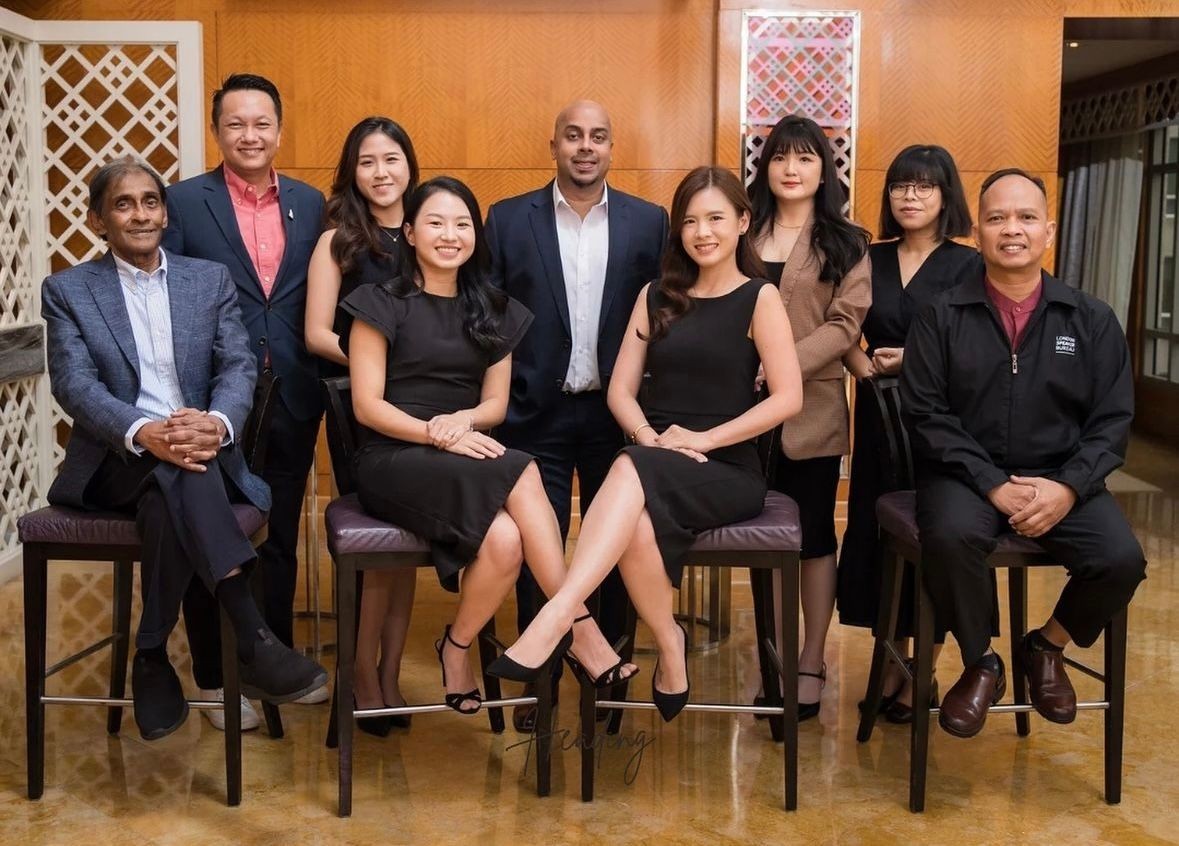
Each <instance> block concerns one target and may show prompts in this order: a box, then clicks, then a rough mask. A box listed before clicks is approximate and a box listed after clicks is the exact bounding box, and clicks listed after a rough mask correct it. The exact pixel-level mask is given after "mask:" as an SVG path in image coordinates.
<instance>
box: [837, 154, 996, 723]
mask: <svg viewBox="0 0 1179 846" xmlns="http://www.w3.org/2000/svg"><path fill="white" fill-rule="evenodd" d="M968 234H970V209H969V208H968V207H967V205H966V196H965V192H964V191H963V189H962V180H961V179H960V178H959V177H958V168H957V167H955V165H954V159H953V158H952V157H951V156H950V154H949V153H948V152H947V151H946V150H945V149H943V148H942V147H938V146H933V145H914V146H911V147H906V148H905V149H904V150H902V151H901V152H900V153H899V154H898V155H897V157H896V158H895V159H893V162H892V164H891V165H889V167H888V173H887V174H886V175H885V180H884V192H883V195H882V196H881V199H880V237H881V238H888V239H892V240H888V241H882V242H880V243H876V244H873V245H872V247H871V249H870V250H869V255H870V256H871V258H872V307H871V308H870V309H869V310H868V316H867V317H866V318H864V339H865V340H866V341H867V344H868V349H867V351H866V352H865V351H864V350H863V349H861V348H860V347H859V346H856V347H854V348H852V350H851V351H850V352H849V353H848V355H847V356H846V357H845V359H844V363H845V364H846V365H847V368H848V369H849V370H850V371H851V372H852V375H854V376H855V377H856V378H857V379H859V380H860V384H859V385H858V386H857V390H856V411H855V414H856V442H855V447H854V451H853V453H852V467H851V488H850V490H849V493H848V504H847V505H848V508H847V510H848V514H847V532H846V533H845V534H844V536H843V547H842V549H841V550H840V552H839V585H838V591H837V597H838V605H839V621H840V622H841V623H843V624H844V625H848V626H862V627H864V628H874V627H875V625H876V614H877V610H878V607H879V603H880V582H881V572H880V548H879V544H878V542H877V526H876V499H877V497H879V496H880V495H881V494H885V493H888V492H889V489H888V487H887V484H886V482H885V480H886V478H887V477H886V475H885V469H886V468H885V464H884V463H885V462H886V461H887V460H888V458H887V455H886V447H885V444H884V433H883V431H882V425H883V424H882V421H881V420H880V414H879V412H878V411H877V409H876V407H875V403H874V402H873V401H872V397H871V395H870V393H871V387H870V386H869V385H868V384H867V380H869V379H873V378H875V377H876V376H893V375H898V374H899V373H900V372H901V361H902V359H903V358H904V352H905V350H904V346H905V336H906V335H908V333H909V324H910V323H911V322H912V320H913V316H914V315H915V314H916V313H917V311H918V310H919V309H920V308H921V307H922V306H924V305H925V304H926V303H928V302H929V301H930V300H932V299H933V298H934V297H936V296H937V295H938V294H940V293H941V292H942V291H946V290H948V289H949V288H951V287H953V286H954V285H957V284H958V282H959V281H960V280H961V278H962V277H961V274H962V272H963V270H964V269H966V268H969V267H972V266H975V262H977V261H979V258H978V252H977V251H976V250H973V249H971V248H969V247H964V246H962V245H961V244H958V243H955V242H954V241H952V240H950V239H951V238H960V237H963V236H965V235H968ZM903 596H904V597H905V599H904V600H903V603H902V606H901V616H900V619H899V632H900V634H901V636H902V637H903V638H904V639H905V640H907V639H908V637H909V636H910V635H911V634H912V624H913V620H912V607H911V601H910V597H911V596H912V594H911V592H910V591H905V593H904V594H903ZM941 637H943V638H944V634H942V635H941ZM939 643H940V639H939ZM897 646H898V648H899V649H900V651H901V653H902V654H904V652H905V651H906V649H907V647H906V645H905V643H904V642H901V643H898V644H897ZM939 648H940V647H939ZM903 681H904V676H903V675H902V674H901V672H900V670H899V668H897V667H896V666H895V665H893V664H889V671H888V675H887V677H886V678H885V688H884V692H885V696H884V700H883V702H882V704H881V708H882V710H883V713H884V716H885V718H886V719H887V720H889V721H891V722H897V723H906V722H909V721H910V720H912V718H913V709H912V693H913V691H912V686H911V685H909V684H908V683H905V684H902V682H903ZM935 695H936V694H935Z"/></svg>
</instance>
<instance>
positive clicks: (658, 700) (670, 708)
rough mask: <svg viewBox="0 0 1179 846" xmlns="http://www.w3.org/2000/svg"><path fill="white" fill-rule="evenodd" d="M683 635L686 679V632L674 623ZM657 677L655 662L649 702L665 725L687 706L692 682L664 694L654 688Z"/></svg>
mask: <svg viewBox="0 0 1179 846" xmlns="http://www.w3.org/2000/svg"><path fill="white" fill-rule="evenodd" d="M676 625H677V626H679V627H680V631H681V632H683V633H684V678H687V677H688V630H687V629H685V628H684V627H683V625H681V624H680V623H676ZM658 675H659V662H658V661H656V662H655V672H653V673H652V674H651V701H652V702H654V703H655V707H656V708H657V709H658V710H659V716H661V717H663V721H664V722H665V723H670V722H671V721H672V720H674V719H675V717H676V715H677V714H679V712H680V711H682V710H684V706H685V705H687V704H688V694H689V693H691V691H692V680H691V679H688V686H687V687H686V688H685V689H684V690H682V691H680V692H679V693H664V692H663V691H662V690H660V689H659V688H657V687H656V686H655V678H656V677H657V676H658Z"/></svg>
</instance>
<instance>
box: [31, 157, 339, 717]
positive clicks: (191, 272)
mask: <svg viewBox="0 0 1179 846" xmlns="http://www.w3.org/2000/svg"><path fill="white" fill-rule="evenodd" d="M164 196H165V192H164V184H163V182H162V181H161V180H160V177H159V176H158V175H157V174H156V173H155V172H154V171H152V170H151V169H150V168H149V167H148V166H147V165H145V164H143V163H142V162H139V161H136V160H135V159H130V158H128V159H121V160H118V161H115V162H112V163H110V164H108V165H106V166H105V167H103V168H102V169H101V170H100V171H99V172H98V174H97V175H96V176H95V177H94V179H93V180H92V181H91V183H90V211H89V214H88V221H89V223H90V226H91V227H92V228H93V229H94V230H95V231H96V232H98V233H99V234H100V235H101V236H103V237H104V238H105V239H106V240H107V241H108V243H109V246H110V250H109V252H107V254H106V255H105V256H103V257H102V258H101V259H96V260H94V261H90V262H87V263H85V264H83V265H80V266H78V267H75V268H71V269H69V270H64V271H61V272H60V273H55V274H54V275H52V276H50V277H49V278H48V279H46V280H45V284H44V286H43V289H42V297H43V306H42V313H43V315H44V317H45V321H46V327H47V333H48V338H47V348H48V358H49V376H50V382H51V384H52V386H53V395H54V396H55V397H56V398H57V400H58V402H60V403H61V405H62V408H64V409H65V410H66V412H67V413H69V414H70V415H71V416H72V417H73V419H74V428H73V432H72V433H71V435H70V440H69V443H68V445H67V446H66V456H65V461H64V463H63V464H62V468H61V472H60V473H59V474H58V477H57V478H56V479H55V480H54V482H53V485H52V487H51V488H50V490H49V501H50V502H52V503H54V504H57V505H68V506H72V507H75V508H96V509H114V510H118V511H124V512H128V513H132V514H134V515H135V517H136V521H137V524H138V526H139V532H140V535H141V537H142V539H143V562H142V564H143V569H142V572H141V584H142V593H143V612H142V615H141V617H140V623H139V631H138V633H137V635H136V639H135V645H136V650H137V651H136V653H135V660H134V663H133V664H132V670H131V689H132V695H133V697H134V701H135V721H136V723H137V724H138V726H139V730H140V733H141V734H142V735H143V737H144V738H145V739H147V740H154V739H156V738H159V737H163V736H165V735H167V734H170V733H171V732H173V731H175V730H176V729H177V728H178V727H179V726H180V725H181V724H182V723H183V722H184V719H185V717H187V715H188V704H187V702H185V699H184V695H183V693H182V691H181V688H180V681H179V679H178V678H177V677H176V672H175V670H173V669H172V665H171V664H170V663H169V661H168V656H167V648H166V647H167V641H168V634H169V633H170V632H171V630H172V628H173V627H174V626H175V624H176V620H177V616H178V614H179V610H180V603H181V597H182V596H183V594H184V593H185V590H186V589H187V587H188V585H189V583H190V582H192V581H194V579H193V578H192V577H193V576H194V575H195V576H197V578H198V579H199V580H200V581H202V582H203V583H204V585H205V586H206V588H205V589H206V590H207V591H209V592H210V594H211V595H215V596H216V601H217V602H219V603H220V604H221V605H222V606H224V607H225V609H226V611H227V612H228V613H229V616H230V618H231V619H232V621H233V623H234V627H235V630H236V634H237V641H238V657H239V659H240V660H241V662H242V687H243V689H245V690H249V691H251V692H252V693H253V695H255V696H259V697H260V698H263V699H268V700H270V701H275V702H282V701H287V700H289V699H291V698H294V697H297V696H301V695H304V694H305V693H306V692H307V691H308V690H311V689H314V688H315V687H318V686H322V685H323V684H324V682H325V681H326V680H327V673H326V672H325V671H324V670H323V668H322V667H320V666H319V665H318V664H316V663H315V662H313V661H310V660H309V659H307V658H304V657H303V656H301V655H299V654H298V653H295V652H293V651H292V650H291V649H289V648H288V647H287V646H284V645H282V644H281V643H279V642H278V641H277V639H276V638H275V637H274V635H273V634H272V633H271V632H270V630H269V629H268V628H267V627H266V624H265V623H264V622H263V621H262V616H261V614H260V613H259V611H258V608H257V606H255V605H254V600H253V598H252V596H251V594H250V590H249V588H248V586H247V584H246V577H245V576H244V574H243V570H242V568H243V567H245V566H247V565H249V564H251V563H252V562H253V561H254V558H255V555H254V550H253V548H252V547H251V545H250V541H249V539H248V538H247V537H246V536H245V535H244V534H243V532H242V530H241V529H240V528H239V526H238V523H237V520H236V519H235V517H234V514H233V509H232V506H231V501H234V500H242V499H244V500H246V501H249V502H251V503H252V504H254V505H255V506H257V507H258V508H260V509H262V510H266V509H267V508H269V507H270V492H269V491H268V490H267V487H266V484H265V483H264V482H263V481H262V480H261V479H259V478H257V477H256V476H254V475H253V474H251V473H250V472H249V470H248V469H247V467H246V463H245V460H244V458H243V456H242V453H241V451H240V450H238V449H236V447H235V443H234V439H235V434H236V433H238V432H241V431H242V428H243V426H244V425H245V421H246V416H247V415H248V414H249V411H250V405H251V402H252V400H253V391H254V383H255V379H256V374H255V368H254V363H253V358H252V356H251V355H250V349H249V346H248V345H247V344H248V341H247V337H246V332H245V329H244V328H243V327H242V323H241V318H240V316H239V314H238V308H237V296H236V294H235V292H234V286H233V282H232V281H231V280H230V278H229V274H228V273H227V272H226V270H225V268H224V267H222V266H220V265H217V264H213V263H211V262H206V261H197V260H192V259H186V258H183V257H181V256H174V255H169V254H167V253H165V252H164V251H163V250H161V249H160V239H161V236H162V234H163V230H164V226H165V225H166V224H167V214H166V212H165V208H164ZM190 636H191V633H190Z"/></svg>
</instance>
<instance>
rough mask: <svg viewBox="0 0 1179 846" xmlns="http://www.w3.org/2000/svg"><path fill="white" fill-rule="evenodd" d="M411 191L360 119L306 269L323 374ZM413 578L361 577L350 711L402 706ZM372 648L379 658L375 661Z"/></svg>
mask: <svg viewBox="0 0 1179 846" xmlns="http://www.w3.org/2000/svg"><path fill="white" fill-rule="evenodd" d="M417 184H418V160H417V156H416V155H415V154H414V150H413V143H412V142H411V141H410V139H409V135H408V134H407V133H406V131H405V130H404V129H402V128H401V126H400V125H399V124H397V123H396V122H395V121H392V120H390V119H389V118H387V117H367V118H365V119H364V120H362V121H360V123H358V124H356V126H354V127H352V129H351V131H350V132H349V133H348V137H347V138H345V139H344V149H343V150H342V151H341V153H340V162H339V164H338V165H337V166H336V177H335V181H334V182H332V192H331V196H330V197H328V201H327V209H326V216H327V223H328V227H329V228H328V229H327V230H326V231H325V232H324V233H323V235H321V236H320V238H319V243H318V244H316V245H315V252H314V253H312V255H311V264H310V266H309V267H308V269H307V313H306V319H305V321H304V337H305V338H306V341H307V349H308V350H310V351H311V352H312V353H314V354H315V355H317V356H319V359H320V373H321V374H322V375H324V376H347V375H348V357H347V356H345V355H344V352H343V350H342V349H341V347H340V337H339V336H340V332H341V330H342V327H343V326H344V325H345V323H346V322H347V318H348V315H347V314H345V313H343V312H339V311H337V308H336V306H337V304H338V303H339V302H340V301H341V300H343V299H344V298H345V297H347V296H348V295H349V294H351V293H352V292H353V291H354V290H356V289H357V288H358V287H360V286H361V285H367V284H370V283H372V282H387V281H390V280H392V279H394V278H396V277H397V276H399V275H400V273H401V268H402V255H401V251H402V241H401V222H402V218H403V217H404V208H403V203H404V199H405V197H407V196H408V195H409V194H411V193H412V192H413V189H414V188H415V187H416V186H417ZM416 585H417V573H416V572H415V571H414V570H412V569H404V568H402V569H392V570H370V571H368V572H367V573H365V576H364V590H363V592H362V595H361V599H360V625H359V626H358V627H357V632H356V686H355V691H356V704H357V706H358V707H360V708H381V707H385V706H397V705H404V704H405V698H404V697H403V696H402V695H401V686H400V677H401V655H402V653H403V652H404V651H405V639H406V634H407V632H408V631H409V617H410V611H411V610H412V608H413V597H414V588H415V586H416ZM378 651H379V653H380V655H379V659H378ZM409 721H410V718H409V717H408V716H396V717H392V716H389V717H368V718H364V719H361V720H359V721H358V723H357V725H358V726H359V727H360V728H361V729H362V730H363V731H366V732H369V733H370V734H376V735H380V736H384V735H386V734H388V733H389V730H390V729H391V728H392V727H393V726H399V727H401V728H407V727H408V726H409Z"/></svg>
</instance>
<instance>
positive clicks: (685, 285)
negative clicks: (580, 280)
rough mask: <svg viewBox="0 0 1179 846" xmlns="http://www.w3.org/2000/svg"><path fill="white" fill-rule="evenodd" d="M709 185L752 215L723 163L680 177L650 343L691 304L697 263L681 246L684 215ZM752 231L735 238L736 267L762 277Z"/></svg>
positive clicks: (738, 210)
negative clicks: (660, 297) (720, 165)
mask: <svg viewBox="0 0 1179 846" xmlns="http://www.w3.org/2000/svg"><path fill="white" fill-rule="evenodd" d="M709 188H716V189H717V190H719V191H720V192H721V193H722V194H724V195H725V199H726V200H728V201H729V202H730V203H731V204H732V206H733V210H734V211H735V212H736V213H737V217H740V216H741V215H742V214H750V215H752V212H753V207H752V205H750V202H749V195H748V194H746V193H745V188H744V187H742V185H741V180H739V179H737V177H736V176H734V175H733V174H732V172H730V171H728V170H725V169H724V168H723V167H707V166H705V167H698V168H696V169H695V170H693V171H691V172H690V173H689V174H688V175H687V176H685V177H684V178H683V180H682V181H681V182H680V184H679V186H678V187H677V188H676V189H675V197H674V198H673V199H672V201H671V227H670V228H669V229H668V231H667V246H666V247H665V248H664V250H663V258H662V259H661V260H660V263H659V281H658V283H657V284H658V286H659V292H660V293H661V294H663V299H664V301H665V302H664V304H663V305H661V306H659V308H657V309H655V311H654V312H653V313H652V314H650V315H649V316H648V319H649V320H650V324H651V331H650V335H649V336H648V337H647V338H646V340H647V341H648V342H650V343H654V342H655V341H658V340H659V339H660V338H662V337H663V336H664V335H666V334H667V330H668V327H669V326H671V324H672V323H673V322H674V321H676V320H678V319H679V318H681V317H683V316H684V315H685V314H687V313H688V311H689V310H690V309H691V308H692V306H693V300H692V297H691V296H690V295H689V294H688V291H690V290H692V287H693V286H694V285H695V284H696V280H697V278H698V277H699V276H700V267H699V266H698V265H697V264H696V262H694V261H692V258H691V257H690V256H689V255H688V251H687V250H685V249H684V240H683V228H684V218H685V217H687V215H688V204H689V203H691V202H692V198H693V197H695V196H696V195H697V194H699V193H700V192H701V191H704V190H707V189H709ZM751 231H752V230H749V231H747V232H745V234H743V235H741V236H740V237H738V239H737V269H738V270H740V271H741V272H742V273H743V274H745V275H746V276H748V277H750V278H751V279H752V278H757V277H764V276H765V273H766V271H765V267H764V266H763V265H762V263H761V259H759V258H758V257H757V251H756V250H754V249H753V239H752V238H751V236H750V232H751ZM640 337H642V335H641V334H640Z"/></svg>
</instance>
